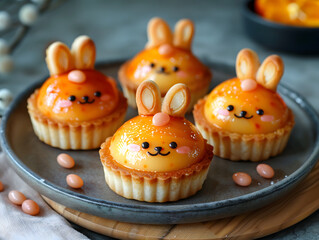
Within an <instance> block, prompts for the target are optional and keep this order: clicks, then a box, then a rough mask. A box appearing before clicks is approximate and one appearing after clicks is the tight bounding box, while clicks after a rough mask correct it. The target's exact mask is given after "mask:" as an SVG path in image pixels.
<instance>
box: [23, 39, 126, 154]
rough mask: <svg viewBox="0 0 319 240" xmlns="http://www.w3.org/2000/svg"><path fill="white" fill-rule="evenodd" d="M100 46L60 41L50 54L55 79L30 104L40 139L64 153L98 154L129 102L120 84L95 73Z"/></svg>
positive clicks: (44, 86) (33, 121)
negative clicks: (96, 56)
mask: <svg viewBox="0 0 319 240" xmlns="http://www.w3.org/2000/svg"><path fill="white" fill-rule="evenodd" d="M95 54H96V53H95V45H94V42H93V41H92V40H91V39H90V38H89V37H87V36H80V37H78V38H76V39H75V41H74V42H73V45H72V49H71V50H69V48H68V47H67V46H66V45H64V44H63V43H61V42H55V43H53V44H51V45H50V46H49V48H48V49H47V51H46V62H47V66H48V69H49V72H50V75H51V76H50V77H49V78H48V79H47V80H46V81H45V82H44V83H43V85H42V86H41V87H40V88H39V89H36V90H35V92H34V93H33V94H32V95H31V96H30V97H29V99H28V112H29V115H30V118H31V122H32V126H33V129H34V132H35V134H36V135H37V136H38V137H39V139H40V140H41V141H43V142H45V143H46V144H48V145H51V146H53V147H58V148H61V149H94V148H98V147H99V146H100V145H101V143H102V142H104V141H105V139H106V138H107V137H109V136H111V135H112V134H113V133H114V132H115V131H116V129H117V128H118V127H119V126H121V124H122V123H123V121H124V117H125V114H126V109H127V102H126V99H125V98H124V96H123V95H122V94H121V92H120V91H119V90H118V89H117V88H116V83H115V81H114V80H113V79H112V78H110V77H107V76H105V75H104V74H102V73H101V72H99V71H97V70H95V69H94V62H95Z"/></svg>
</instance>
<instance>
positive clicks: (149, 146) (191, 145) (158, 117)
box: [110, 81, 205, 172]
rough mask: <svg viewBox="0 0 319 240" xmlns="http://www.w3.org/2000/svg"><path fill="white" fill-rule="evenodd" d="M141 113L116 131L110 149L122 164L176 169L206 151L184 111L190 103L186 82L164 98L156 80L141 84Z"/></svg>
mask: <svg viewBox="0 0 319 240" xmlns="http://www.w3.org/2000/svg"><path fill="white" fill-rule="evenodd" d="M136 98H137V105H138V110H139V113H140V116H137V117H135V118H133V119H131V120H129V121H128V122H126V123H125V124H124V125H123V126H122V127H121V128H120V129H118V131H117V132H116V133H115V134H114V136H113V138H112V141H111V146H110V151H111V154H112V156H113V158H114V159H116V161H118V162H119V163H120V164H122V165H124V166H126V167H128V168H133V169H138V170H142V171H157V172H164V171H173V170H177V169H183V168H186V167H188V166H190V165H192V164H193V163H196V162H197V161H198V160H199V159H201V158H202V157H203V155H204V154H205V142H204V140H203V138H202V136H201V134H200V133H199V132H198V131H197V129H196V128H195V127H194V125H193V124H192V123H190V122H189V121H187V120H186V119H185V118H184V117H183V115H184V114H185V112H186V110H187V107H188V105H189V103H190V100H189V98H190V95H189V90H188V89H187V87H186V86H185V85H183V84H176V85H175V86H173V87H172V88H171V89H170V90H169V92H168V93H167V95H166V97H165V98H164V100H163V105H162V111H160V110H161V96H160V92H159V89H158V86H157V85H156V84H155V83H154V82H152V81H145V82H143V83H142V84H141V85H140V87H139V88H138V92H137V97H136Z"/></svg>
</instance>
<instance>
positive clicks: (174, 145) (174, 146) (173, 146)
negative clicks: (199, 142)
mask: <svg viewBox="0 0 319 240" xmlns="http://www.w3.org/2000/svg"><path fill="white" fill-rule="evenodd" d="M169 146H170V148H173V149H175V148H177V143H176V142H171V143H170V144H169Z"/></svg>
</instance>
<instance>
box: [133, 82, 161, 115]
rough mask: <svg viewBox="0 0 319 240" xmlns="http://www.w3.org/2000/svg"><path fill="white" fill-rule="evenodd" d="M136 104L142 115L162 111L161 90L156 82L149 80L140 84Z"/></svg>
mask: <svg viewBox="0 0 319 240" xmlns="http://www.w3.org/2000/svg"><path fill="white" fill-rule="evenodd" d="M136 105H137V109H138V113H139V114H140V115H154V114H156V113H158V112H160V111H161V92H160V90H159V87H158V86H157V84H156V83H155V82H153V81H151V80H147V81H144V82H142V83H141V84H140V85H139V86H138V88H137V91H136Z"/></svg>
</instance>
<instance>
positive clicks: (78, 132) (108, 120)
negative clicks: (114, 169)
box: [28, 90, 127, 150]
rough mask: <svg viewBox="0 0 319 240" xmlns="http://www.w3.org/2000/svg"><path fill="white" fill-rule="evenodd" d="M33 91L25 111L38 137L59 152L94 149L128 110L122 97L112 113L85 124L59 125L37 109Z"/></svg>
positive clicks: (64, 123)
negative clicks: (60, 150)
mask: <svg viewBox="0 0 319 240" xmlns="http://www.w3.org/2000/svg"><path fill="white" fill-rule="evenodd" d="M37 95H38V90H36V91H35V92H34V93H33V94H32V95H31V96H30V97H29V98H28V112H29V115H30V118H31V122H32V126H33V129H34V132H35V134H36V135H37V136H38V138H39V139H40V140H41V141H43V142H45V143H46V144H48V145H50V146H52V147H58V148H61V149H73V150H76V149H81V150H87V149H96V148H99V147H100V145H101V143H102V142H104V141H105V139H106V138H107V137H109V136H112V135H113V133H114V132H115V131H116V130H117V129H118V128H119V127H120V126H121V125H122V123H123V121H124V118H125V115H126V109H127V101H126V99H125V98H124V96H123V95H122V94H120V96H119V103H118V106H117V107H116V109H115V111H114V112H112V113H111V114H109V115H107V116H105V117H103V118H99V119H95V120H91V121H85V122H67V121H66V122H62V121H57V120H54V119H51V118H49V117H47V116H45V115H44V114H42V113H41V112H40V111H39V110H38V108H37Z"/></svg>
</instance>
